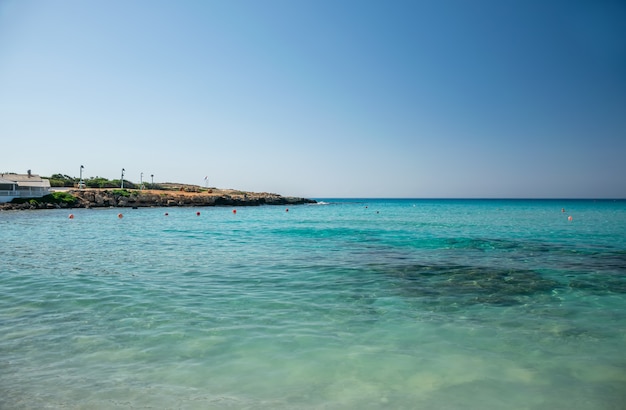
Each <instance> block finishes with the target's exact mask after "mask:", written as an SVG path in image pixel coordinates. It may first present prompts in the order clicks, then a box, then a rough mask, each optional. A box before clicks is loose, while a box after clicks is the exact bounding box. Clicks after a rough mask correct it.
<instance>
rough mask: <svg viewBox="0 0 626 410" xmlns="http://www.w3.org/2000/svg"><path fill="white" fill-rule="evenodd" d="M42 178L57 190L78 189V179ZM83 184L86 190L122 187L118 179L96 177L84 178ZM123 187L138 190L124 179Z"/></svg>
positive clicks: (61, 175)
mask: <svg viewBox="0 0 626 410" xmlns="http://www.w3.org/2000/svg"><path fill="white" fill-rule="evenodd" d="M43 178H45V179H47V180H49V181H50V186H51V187H57V188H58V187H66V188H73V187H78V184H80V178H76V177H71V176H69V175H64V174H53V175H52V176H50V177H43ZM83 183H84V184H85V187H87V188H117V187H120V186H122V181H121V180H120V179H107V178H101V177H98V176H96V177H89V178H84V179H83ZM124 186H125V187H127V188H129V189H136V188H139V186H137V185H136V184H134V183H132V182H130V181H128V180H126V179H125V180H124ZM144 186H145V187H146V188H148V189H159V188H158V187H157V184H149V183H144Z"/></svg>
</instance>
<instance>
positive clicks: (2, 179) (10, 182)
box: [0, 178, 15, 185]
mask: <svg viewBox="0 0 626 410" xmlns="http://www.w3.org/2000/svg"><path fill="white" fill-rule="evenodd" d="M0 184H9V185H14V184H15V181H11V180H10V179H6V178H0Z"/></svg>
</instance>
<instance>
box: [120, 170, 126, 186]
mask: <svg viewBox="0 0 626 410" xmlns="http://www.w3.org/2000/svg"><path fill="white" fill-rule="evenodd" d="M124 171H126V170H125V169H124V168H122V186H121V188H122V189H124Z"/></svg>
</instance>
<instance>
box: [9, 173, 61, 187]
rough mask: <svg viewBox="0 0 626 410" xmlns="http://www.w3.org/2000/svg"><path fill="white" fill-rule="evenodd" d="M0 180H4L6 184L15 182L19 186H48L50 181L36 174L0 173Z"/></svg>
mask: <svg viewBox="0 0 626 410" xmlns="http://www.w3.org/2000/svg"><path fill="white" fill-rule="evenodd" d="M0 180H5V181H7V182H5V183H8V184H11V183H17V185H18V186H21V187H33V188H35V187H40V188H50V181H49V180H47V179H43V178H41V177H40V176H39V175H37V174H0Z"/></svg>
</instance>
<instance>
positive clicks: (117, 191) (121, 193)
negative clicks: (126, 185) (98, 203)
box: [112, 189, 130, 197]
mask: <svg viewBox="0 0 626 410" xmlns="http://www.w3.org/2000/svg"><path fill="white" fill-rule="evenodd" d="M112 193H113V195H119V196H125V197H129V196H130V192H128V191H127V190H125V189H114V190H113V191H112Z"/></svg>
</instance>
